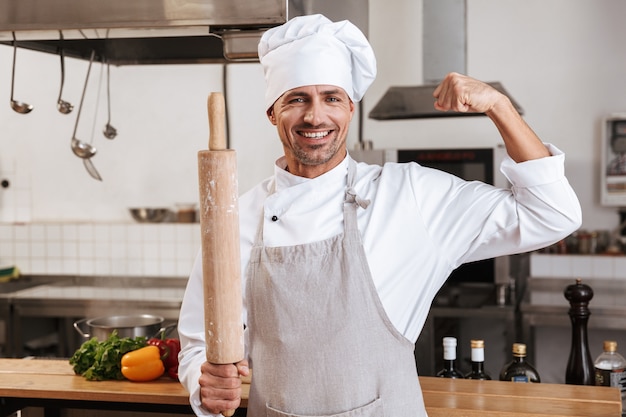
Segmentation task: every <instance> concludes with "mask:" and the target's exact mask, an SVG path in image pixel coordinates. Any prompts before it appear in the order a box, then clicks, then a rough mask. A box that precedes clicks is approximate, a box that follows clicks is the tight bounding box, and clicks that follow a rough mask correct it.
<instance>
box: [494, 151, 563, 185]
mask: <svg viewBox="0 0 626 417" xmlns="http://www.w3.org/2000/svg"><path fill="white" fill-rule="evenodd" d="M546 147H547V148H548V151H550V154H551V156H547V157H545V158H539V159H532V160H529V161H524V162H520V163H516V162H515V161H513V160H512V159H511V158H510V157H509V156H507V157H506V158H505V159H504V160H503V161H502V164H501V165H500V171H501V172H502V173H503V174H504V176H505V177H506V178H507V179H508V180H509V182H510V183H511V184H512V185H513V186H515V187H522V188H528V187H532V186H538V185H543V184H549V183H552V182H555V181H560V180H561V179H562V178H563V177H564V176H565V154H564V153H563V152H562V151H561V150H560V149H558V148H557V147H556V146H554V145H551V144H546Z"/></svg>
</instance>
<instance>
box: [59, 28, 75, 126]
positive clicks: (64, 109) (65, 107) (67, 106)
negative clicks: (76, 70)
mask: <svg viewBox="0 0 626 417" xmlns="http://www.w3.org/2000/svg"><path fill="white" fill-rule="evenodd" d="M59 36H60V40H61V43H60V44H61V46H60V47H59V56H60V57H61V87H60V88H59V98H58V99H57V110H59V112H60V113H63V114H70V113H71V112H72V110H73V109H74V105H72V104H71V103H70V102H68V101H65V100H63V99H62V98H61V96H62V95H63V84H65V53H64V52H63V32H62V31H59Z"/></svg>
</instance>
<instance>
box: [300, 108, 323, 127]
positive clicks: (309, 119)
mask: <svg viewBox="0 0 626 417" xmlns="http://www.w3.org/2000/svg"><path fill="white" fill-rule="evenodd" d="M321 115H322V108H321V106H320V105H319V104H317V103H311V105H310V106H309V107H308V108H307V109H306V111H305V113H304V121H305V122H306V123H308V124H310V125H313V126H317V125H318V124H320V122H321Z"/></svg>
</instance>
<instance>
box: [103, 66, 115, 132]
mask: <svg viewBox="0 0 626 417" xmlns="http://www.w3.org/2000/svg"><path fill="white" fill-rule="evenodd" d="M107 106H108V119H107V124H106V125H105V126H104V130H103V131H102V133H103V134H104V137H105V138H107V139H114V138H115V137H116V136H117V129H116V128H114V127H113V126H112V125H111V81H110V72H109V63H108V62H107Z"/></svg>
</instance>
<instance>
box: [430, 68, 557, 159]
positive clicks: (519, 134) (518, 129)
mask: <svg viewBox="0 0 626 417" xmlns="http://www.w3.org/2000/svg"><path fill="white" fill-rule="evenodd" d="M433 95H434V97H435V98H436V101H435V108H436V109H437V110H441V111H458V112H471V113H485V114H486V115H487V116H488V117H489V118H490V119H491V120H492V121H493V122H494V124H495V125H496V127H497V129H498V131H499V132H500V135H501V136H502V139H503V141H504V145H505V147H506V150H507V153H508V154H509V156H510V157H511V158H512V159H513V160H514V161H515V162H524V161H528V160H531V159H538V158H543V157H546V156H550V153H549V152H548V149H547V148H546V147H545V145H544V144H543V143H542V142H541V140H540V139H539V137H537V135H536V134H535V132H533V130H532V129H531V128H530V126H528V124H526V122H525V121H524V120H523V119H522V117H521V116H520V114H519V113H518V112H517V110H515V107H513V104H512V103H511V100H509V98H508V97H507V96H505V95H504V94H502V93H501V92H499V91H498V90H496V89H495V88H493V87H491V86H490V85H489V84H486V83H484V82H482V81H478V80H476V79H474V78H471V77H468V76H465V75H462V74H457V73H454V72H451V73H450V74H448V75H447V76H446V77H445V78H444V79H443V81H442V82H441V84H439V86H437V88H436V89H435V92H434V93H433Z"/></svg>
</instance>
